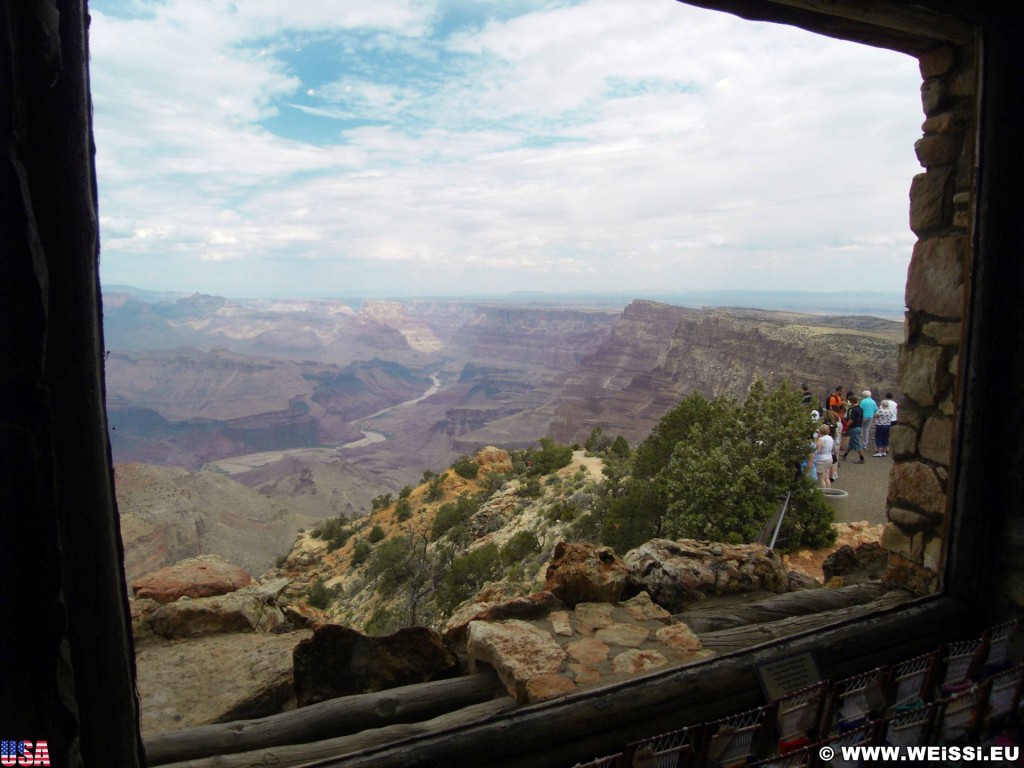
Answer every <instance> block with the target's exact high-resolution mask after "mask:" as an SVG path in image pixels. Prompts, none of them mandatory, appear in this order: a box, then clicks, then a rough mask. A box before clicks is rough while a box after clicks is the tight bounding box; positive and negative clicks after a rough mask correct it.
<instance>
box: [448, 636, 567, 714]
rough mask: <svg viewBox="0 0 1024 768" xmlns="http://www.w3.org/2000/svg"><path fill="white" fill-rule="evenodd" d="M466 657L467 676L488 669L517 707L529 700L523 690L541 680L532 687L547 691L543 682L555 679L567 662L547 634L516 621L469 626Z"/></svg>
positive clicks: (557, 645) (546, 685)
mask: <svg viewBox="0 0 1024 768" xmlns="http://www.w3.org/2000/svg"><path fill="white" fill-rule="evenodd" d="M468 656H469V669H470V671H471V672H476V671H477V669H478V667H479V665H481V664H487V665H488V666H490V667H492V668H493V669H494V670H495V671H496V672H497V673H498V677H499V678H500V679H501V682H502V683H504V685H505V688H506V689H507V690H508V692H509V695H510V696H512V697H514V698H515V699H516V701H518V702H520V703H525V702H527V701H529V700H530V696H529V692H528V690H527V686H528V685H529V683H530V681H531V680H534V679H535V678H541V679H542V680H539V681H538V683H536V685H543V686H544V688H545V690H546V689H549V688H550V684H549V682H545V681H544V680H543V678H547V677H549V676H556V675H558V673H559V672H561V671H562V666H563V665H564V664H565V662H566V659H567V656H566V653H565V651H564V650H562V648H561V646H560V645H559V644H558V643H556V642H555V640H554V639H553V638H552V637H551V635H550V634H548V633H547V632H545V631H543V630H542V629H539V628H537V627H534V626H533V625H531V624H528V623H527V622H525V621H520V620H518V619H507V620H505V621H500V622H497V623H490V622H486V621H474V622H471V623H470V625H469V640H468ZM566 682H569V681H568V680H566ZM566 687H570V686H566ZM535 695H536V693H535Z"/></svg>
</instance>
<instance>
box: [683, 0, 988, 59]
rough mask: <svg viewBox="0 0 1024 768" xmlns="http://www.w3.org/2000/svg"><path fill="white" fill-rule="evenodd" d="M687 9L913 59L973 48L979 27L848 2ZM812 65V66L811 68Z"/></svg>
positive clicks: (705, 4)
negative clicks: (951, 47)
mask: <svg viewBox="0 0 1024 768" xmlns="http://www.w3.org/2000/svg"><path fill="white" fill-rule="evenodd" d="M679 1H680V2H683V3H685V4H686V5H693V6H697V7H699V8H707V9H708V10H713V11H723V12H725V13H731V14H733V15H735V16H739V17H740V18H743V19H748V20H750V21H766V22H771V23H776V24H787V25H789V26H794V27H799V28H801V29H806V30H807V31H809V32H814V33H816V34H820V35H825V36H826V37H832V38H836V39H838V40H849V41H852V42H855V43H863V44H865V45H871V46H874V47H876V48H889V49H891V50H894V51H900V52H902V53H907V54H910V55H912V56H919V55H921V54H922V53H924V52H926V51H928V50H930V49H932V48H934V47H935V46H936V45H939V44H940V43H943V42H952V43H955V44H960V45H962V44H969V43H971V42H972V41H973V40H974V27H973V26H972V25H970V24H968V23H966V22H963V21H960V20H958V19H954V18H952V17H949V16H942V15H940V14H937V13H934V12H932V11H929V10H927V9H923V8H917V7H911V6H905V5H900V6H895V4H893V3H891V2H885V3H867V2H853V0H848V1H847V2H842V1H839V0H768V1H767V2H764V1H762V0H679ZM808 63H809V64H810V62H808Z"/></svg>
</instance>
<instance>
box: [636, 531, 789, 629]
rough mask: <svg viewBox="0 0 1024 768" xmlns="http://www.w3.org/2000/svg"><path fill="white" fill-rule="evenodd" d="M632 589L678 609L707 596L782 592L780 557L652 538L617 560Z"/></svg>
mask: <svg viewBox="0 0 1024 768" xmlns="http://www.w3.org/2000/svg"><path fill="white" fill-rule="evenodd" d="M623 562H624V563H625V566H626V568H627V569H628V571H629V578H630V581H631V582H632V585H633V587H634V588H636V589H638V590H645V591H646V592H647V593H648V594H650V596H651V598H652V599H653V600H654V602H656V603H657V604H658V605H660V606H662V607H663V608H666V609H667V610H669V611H671V612H673V613H678V612H680V611H682V610H683V608H684V607H685V606H686V605H687V604H688V603H693V602H696V601H699V600H703V599H704V598H705V597H706V596H709V595H729V594H736V593H740V592H756V591H766V592H785V591H786V590H787V588H788V577H787V575H786V571H785V569H784V568H783V566H782V559H781V558H780V557H779V556H778V555H776V554H775V553H774V552H772V551H771V550H770V549H768V548H767V547H765V546H762V545H760V544H720V543H717V542H711V541H695V540H692V539H683V540H681V541H669V540H668V539H652V540H651V541H648V542H647V543H646V544H642V545H640V546H639V547H637V548H636V549H633V550H630V551H629V552H627V553H626V556H625V557H624V558H623Z"/></svg>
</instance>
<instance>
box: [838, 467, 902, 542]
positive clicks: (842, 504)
mask: <svg viewBox="0 0 1024 768" xmlns="http://www.w3.org/2000/svg"><path fill="white" fill-rule="evenodd" d="M872 453H874V451H865V452H864V462H865V463H864V464H856V463H854V462H855V461H856V459H857V454H855V453H851V454H850V457H849V458H848V459H847V460H846V461H843V460H842V459H840V460H839V480H838V482H836V483H833V487H834V488H841V489H842V490H844V491H846V492H847V493H848V494H849V496H847V497H846V498H845V499H842V500H840V501H838V502H837V503H836V504H835V508H836V522H837V523H854V522H858V521H860V520H867V521H868V522H869V523H872V524H877V523H885V522H887V521H886V519H885V499H886V496H887V494H888V490H889V470H891V469H892V466H893V461H892V459H891V458H878V459H876V458H874V457H873V456H872V455H871V454H872Z"/></svg>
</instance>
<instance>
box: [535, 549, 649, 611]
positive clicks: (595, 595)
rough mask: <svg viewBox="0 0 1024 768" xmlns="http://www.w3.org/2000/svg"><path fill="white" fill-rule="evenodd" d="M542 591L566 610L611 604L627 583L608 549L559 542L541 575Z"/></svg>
mask: <svg viewBox="0 0 1024 768" xmlns="http://www.w3.org/2000/svg"><path fill="white" fill-rule="evenodd" d="M545 578H546V580H547V583H546V584H545V585H544V588H545V589H546V590H547V591H549V592H551V593H552V594H553V595H554V596H555V597H557V598H558V599H559V600H561V601H562V602H563V603H565V604H566V605H567V606H569V607H570V608H571V607H573V606H575V605H576V604H577V603H593V602H602V603H614V602H617V601H618V600H619V598H620V597H621V596H622V592H623V590H624V589H625V588H626V584H627V583H628V581H629V574H628V573H627V571H626V566H625V565H624V564H623V562H622V560H621V559H619V556H618V555H616V554H615V551H614V550H613V549H612V548H611V547H600V546H597V545H595V544H586V543H583V542H565V541H561V542H559V543H558V545H557V546H556V547H555V552H554V556H553V558H552V561H551V564H550V565H549V566H548V570H547V573H546V574H545Z"/></svg>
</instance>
